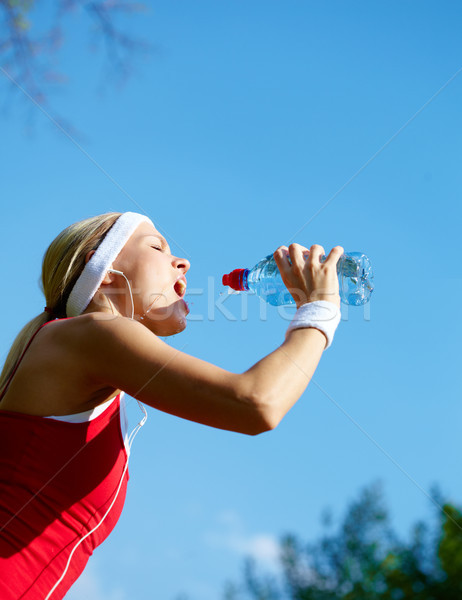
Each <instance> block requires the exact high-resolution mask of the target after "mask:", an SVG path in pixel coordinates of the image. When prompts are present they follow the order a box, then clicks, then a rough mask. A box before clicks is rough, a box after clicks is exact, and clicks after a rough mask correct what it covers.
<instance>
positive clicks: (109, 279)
mask: <svg viewBox="0 0 462 600" xmlns="http://www.w3.org/2000/svg"><path fill="white" fill-rule="evenodd" d="M95 252H96V250H90V252H87V254H86V256H85V264H87V262H88V261H89V260H90V258H91V257H92V256H93V254H94V253H95ZM109 268H110V269H112V265H110V266H109ZM113 281H114V275H113V274H112V273H106V275H105V276H104V279H103V281H102V282H101V285H109V284H110V283H112V282H113Z"/></svg>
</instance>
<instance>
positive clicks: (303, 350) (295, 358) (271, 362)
mask: <svg viewBox="0 0 462 600" xmlns="http://www.w3.org/2000/svg"><path fill="white" fill-rule="evenodd" d="M325 346H326V337H325V336H324V334H323V333H321V332H320V331H319V330H317V329H314V328H306V329H296V330H294V331H291V332H290V333H289V335H288V336H287V339H286V341H285V342H284V343H283V344H282V345H281V346H279V348H277V349H276V350H274V352H271V354H269V355H268V356H265V357H264V358H262V359H261V360H260V361H259V362H258V363H256V364H255V365H253V366H252V367H251V368H250V369H248V370H247V371H245V373H243V374H242V376H243V378H244V381H245V385H246V386H248V388H249V389H251V390H252V396H253V397H254V398H257V401H258V403H259V410H261V411H262V412H263V413H264V417H265V419H266V420H267V421H268V423H269V424H270V426H271V428H273V427H275V426H276V425H277V424H278V423H279V421H280V420H281V419H282V418H283V417H284V415H285V414H286V413H287V412H288V411H289V410H290V408H291V407H292V406H293V405H294V404H295V402H297V400H298V399H299V398H300V396H301V395H302V394H303V392H304V391H305V389H306V387H307V385H308V383H309V382H310V380H311V377H312V376H313V373H314V371H315V370H316V367H317V366H318V363H319V360H320V358H321V356H322V353H323V350H324V348H325Z"/></svg>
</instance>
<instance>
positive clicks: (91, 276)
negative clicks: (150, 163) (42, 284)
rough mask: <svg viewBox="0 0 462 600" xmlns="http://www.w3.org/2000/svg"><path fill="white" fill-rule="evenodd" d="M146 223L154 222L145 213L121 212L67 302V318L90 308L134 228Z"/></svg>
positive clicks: (86, 266)
mask: <svg viewBox="0 0 462 600" xmlns="http://www.w3.org/2000/svg"><path fill="white" fill-rule="evenodd" d="M143 222H147V223H150V224H151V225H154V224H153V222H152V221H151V219H149V218H148V217H146V216H145V215H140V214H138V213H133V212H126V213H123V214H122V215H120V217H119V218H118V219H117V221H116V222H115V223H114V225H113V226H112V227H111V229H109V231H108V233H107V234H106V236H105V238H104V239H103V241H102V242H101V244H100V245H99V246H98V248H97V250H96V252H95V253H94V254H93V256H92V257H91V258H90V260H89V261H88V262H87V264H86V265H85V268H84V269H83V271H82V273H81V274H80V277H79V278H78V279H77V281H76V282H75V285H74V287H73V288H72V291H71V293H70V294H69V298H68V300H67V304H66V314H67V316H68V317H77V316H78V315H81V314H82V313H83V311H84V310H85V309H86V308H87V306H88V305H89V304H90V302H91V300H92V298H93V296H94V295H95V294H96V292H97V291H98V288H99V286H100V285H101V282H102V281H103V279H104V277H105V276H106V273H107V270H108V269H109V268H110V266H111V264H112V263H113V262H114V260H115V259H116V258H117V256H118V255H119V253H120V251H121V250H122V248H123V247H124V246H125V244H126V243H127V242H128V239H129V238H130V236H131V235H132V234H133V232H134V231H135V229H136V228H137V227H138V225H140V224H141V223H143Z"/></svg>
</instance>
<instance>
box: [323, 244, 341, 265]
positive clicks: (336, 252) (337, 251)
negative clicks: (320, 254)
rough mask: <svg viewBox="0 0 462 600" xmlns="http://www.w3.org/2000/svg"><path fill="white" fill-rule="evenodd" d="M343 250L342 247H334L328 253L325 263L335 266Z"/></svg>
mask: <svg viewBox="0 0 462 600" xmlns="http://www.w3.org/2000/svg"><path fill="white" fill-rule="evenodd" d="M344 252H345V251H344V249H343V248H342V246H335V247H334V248H332V250H331V251H330V252H329V256H328V257H327V258H326V260H325V263H328V264H329V263H331V262H333V263H334V264H337V262H338V260H339V258H340V257H341V256H342V254H343V253H344Z"/></svg>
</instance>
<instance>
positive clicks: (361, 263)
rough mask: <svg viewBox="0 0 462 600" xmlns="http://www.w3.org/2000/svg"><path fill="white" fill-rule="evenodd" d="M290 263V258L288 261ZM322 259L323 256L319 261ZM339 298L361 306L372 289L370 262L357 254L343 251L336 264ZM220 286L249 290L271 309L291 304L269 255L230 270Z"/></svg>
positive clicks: (367, 300)
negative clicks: (246, 266)
mask: <svg viewBox="0 0 462 600" xmlns="http://www.w3.org/2000/svg"><path fill="white" fill-rule="evenodd" d="M289 260H290V259H289ZM325 260H326V256H325V255H324V256H323V257H322V258H321V262H324V261H325ZM337 274H338V277H339V288H340V299H341V301H342V302H343V303H344V304H349V305H350V306H361V305H363V304H366V302H369V299H370V297H371V294H372V290H373V289H374V283H373V280H374V274H373V272H372V266H371V261H370V260H369V258H368V257H367V256H366V255H365V254H362V253H361V252H345V253H344V254H342V256H341V257H340V258H339V261H338V263H337ZM222 282H223V285H228V286H229V287H230V288H232V289H233V290H237V291H245V292H248V291H252V292H255V293H256V294H257V295H258V296H260V298H262V299H263V300H265V301H266V302H268V303H269V304H271V305H272V306H282V305H284V304H295V300H294V299H293V298H292V295H291V294H290V292H289V290H288V289H287V288H286V286H285V285H284V282H283V281H282V277H281V274H280V272H279V269H278V267H277V265H276V261H275V260H274V258H273V255H272V254H269V255H268V256H266V257H265V258H263V259H262V260H261V261H260V262H259V263H257V264H256V265H255V266H254V267H253V268H252V269H234V271H231V273H228V274H227V275H223V280H222Z"/></svg>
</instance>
